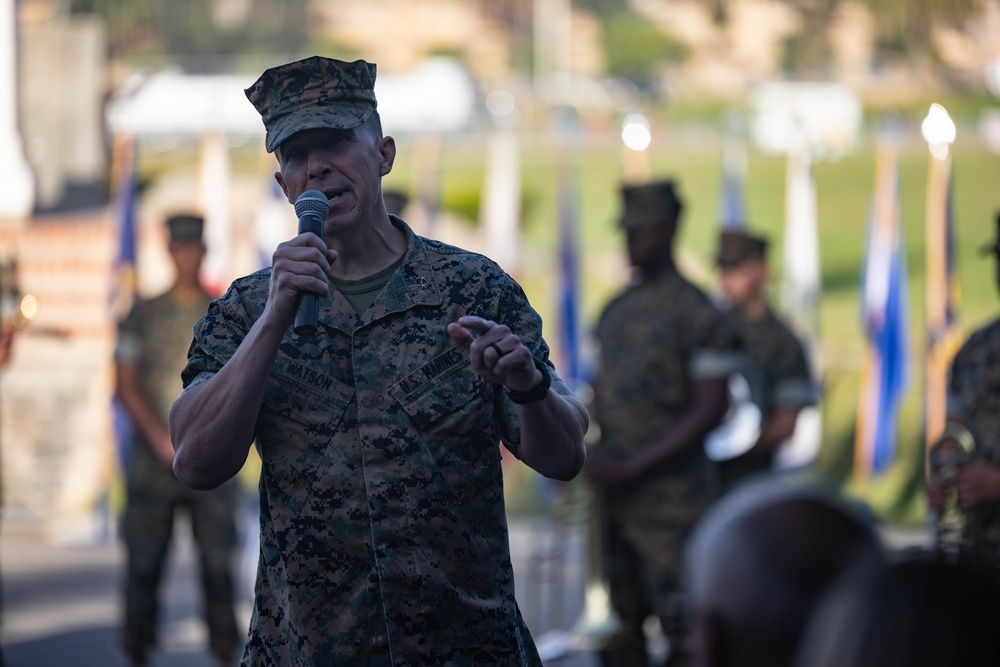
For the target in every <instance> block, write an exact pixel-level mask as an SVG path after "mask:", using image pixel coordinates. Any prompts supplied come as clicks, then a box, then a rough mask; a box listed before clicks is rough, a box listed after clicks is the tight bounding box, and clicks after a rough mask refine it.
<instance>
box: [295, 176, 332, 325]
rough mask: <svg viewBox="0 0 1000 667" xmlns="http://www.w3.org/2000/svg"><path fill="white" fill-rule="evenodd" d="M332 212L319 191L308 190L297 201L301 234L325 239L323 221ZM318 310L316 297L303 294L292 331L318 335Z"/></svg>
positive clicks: (299, 300) (296, 212) (301, 294)
mask: <svg viewBox="0 0 1000 667" xmlns="http://www.w3.org/2000/svg"><path fill="white" fill-rule="evenodd" d="M329 212H330V202H329V201H327V199H326V195H325V194H323V193H322V192H320V191H319V190H306V191H305V192H303V193H302V194H301V195H299V198H298V199H296V200H295V215H297V216H298V218H299V234H303V233H305V232H312V233H313V234H315V235H316V236H318V237H319V238H321V239H322V238H323V220H325V219H326V214H327V213H329ZM318 312H319V311H318V308H317V306H316V295H315V294H312V293H311V292H302V293H300V294H299V297H298V304H297V305H296V308H295V324H294V325H293V327H292V331H294V332H295V333H296V334H298V335H300V336H312V335H313V334H315V333H316V325H317V314H318Z"/></svg>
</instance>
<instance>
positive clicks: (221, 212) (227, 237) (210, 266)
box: [198, 131, 234, 295]
mask: <svg viewBox="0 0 1000 667" xmlns="http://www.w3.org/2000/svg"><path fill="white" fill-rule="evenodd" d="M230 180H231V179H230V165H229V142H228V141H227V139H226V135H225V134H224V133H223V132H222V131H217V132H208V133H207V134H205V135H204V136H203V137H202V140H201V156H200V164H199V173H198V205H199V208H200V209H201V213H202V215H203V216H204V217H205V245H206V246H207V247H208V253H207V254H206V255H205V262H204V264H203V265H202V268H201V279H202V283H203V284H204V285H205V289H206V290H207V291H208V292H209V293H211V294H216V295H218V294H222V293H223V292H224V291H225V290H226V287H228V285H229V281H230V280H232V279H233V278H234V276H233V228H232V220H231V218H230V213H229V211H230V189H231V184H230Z"/></svg>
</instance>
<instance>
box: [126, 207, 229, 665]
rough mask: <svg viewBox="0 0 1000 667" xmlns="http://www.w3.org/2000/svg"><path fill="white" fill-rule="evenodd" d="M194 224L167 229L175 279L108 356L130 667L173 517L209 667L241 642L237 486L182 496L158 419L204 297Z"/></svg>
mask: <svg viewBox="0 0 1000 667" xmlns="http://www.w3.org/2000/svg"><path fill="white" fill-rule="evenodd" d="M202 229H203V220H202V218H200V217H198V216H195V215H175V216H171V217H170V218H169V219H168V220H167V231H168V235H169V245H168V250H169V252H170V257H171V259H172V260H173V264H174V268H175V271H176V274H175V275H176V278H175V281H174V283H173V285H172V286H171V287H170V289H169V290H167V291H166V292H165V293H163V294H161V295H159V296H157V297H155V298H152V299H149V300H147V301H141V302H139V303H138V304H136V306H135V307H134V308H133V309H132V311H131V312H130V313H129V314H128V316H127V317H126V318H125V319H124V320H123V321H122V322H121V324H120V325H119V335H118V343H117V347H116V348H115V367H116V376H117V392H118V398H119V400H120V401H121V404H122V406H123V407H124V408H125V411H126V412H127V413H128V415H129V417H130V418H131V420H132V422H133V425H134V429H133V433H134V435H133V440H132V443H131V445H130V447H129V448H128V449H127V455H126V457H125V464H124V465H125V471H124V472H125V484H126V506H125V516H124V519H123V523H122V531H123V534H124V538H125V546H126V549H127V566H126V577H125V605H124V613H125V616H124V630H123V641H124V647H125V651H126V653H127V654H128V658H129V660H130V661H131V662H130V664H131V665H132V666H133V667H140V666H142V665H146V664H147V659H148V653H149V651H150V649H152V648H153V647H154V646H155V645H156V627H157V616H158V600H159V595H158V590H159V586H160V582H161V581H162V579H163V572H164V565H165V562H166V558H167V553H168V551H169V547H170V541H171V538H172V535H173V529H174V520H175V515H176V514H177V513H178V512H183V513H184V514H186V517H187V518H188V519H189V522H190V525H191V530H192V533H193V535H194V539H195V542H196V543H197V546H198V551H199V555H200V565H201V586H202V594H203V602H204V611H205V620H206V622H207V624H208V632H209V641H210V644H211V651H212V653H213V655H214V656H215V657H216V658H217V659H218V662H219V665H220V667H221V665H231V664H232V663H233V659H234V657H235V656H234V654H235V652H236V650H237V647H238V646H239V643H240V640H241V639H242V637H241V633H240V632H239V630H238V629H237V626H236V617H235V612H234V597H233V596H234V591H233V556H234V549H235V546H236V524H235V512H236V507H237V502H238V487H237V486H236V485H234V484H227V485H225V486H222V487H220V488H218V489H216V490H214V491H192V490H191V489H189V488H187V487H186V486H184V485H183V484H181V483H180V482H179V481H178V480H177V478H176V477H175V476H174V473H173V470H172V466H173V460H174V448H173V445H172V444H171V441H170V434H169V432H168V426H167V420H168V417H169V414H170V407H171V405H172V404H173V402H174V400H175V399H176V398H177V397H178V396H179V395H180V393H181V388H182V387H181V379H180V373H181V371H182V370H183V369H184V365H185V363H186V360H187V350H188V346H189V345H190V344H191V328H192V326H194V323H195V322H197V321H198V319H199V318H201V317H202V316H203V315H204V314H205V312H206V311H207V310H208V304H209V302H210V301H211V300H212V297H211V296H210V295H209V294H208V292H206V291H205V290H204V289H203V287H202V285H201V282H200V281H199V277H198V276H199V272H200V270H201V264H202V260H203V259H204V257H205V252H206V249H205V244H204V243H203V241H202Z"/></svg>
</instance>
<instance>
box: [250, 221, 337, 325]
mask: <svg viewBox="0 0 1000 667" xmlns="http://www.w3.org/2000/svg"><path fill="white" fill-rule="evenodd" d="M336 260H337V251H336V250H333V249H332V248H329V247H327V245H326V243H324V242H323V240H322V239H320V238H318V237H317V236H316V235H315V234H311V233H306V234H299V235H298V236H296V237H295V238H293V239H291V240H289V241H285V242H284V243H281V244H279V245H278V248H277V249H276V250H275V251H274V254H273V255H272V256H271V285H270V288H269V292H268V297H267V306H266V307H265V308H264V314H263V317H264V318H269V319H272V320H274V321H276V322H278V323H279V324H280V325H281V327H282V330H284V329H287V328H288V327H290V326H291V325H292V322H293V321H294V320H295V302H296V298H297V297H298V295H299V294H300V293H302V292H311V293H313V294H315V295H316V296H317V297H320V298H325V297H329V296H330V283H329V280H328V276H329V274H330V265H331V264H332V263H333V262H335V261H336Z"/></svg>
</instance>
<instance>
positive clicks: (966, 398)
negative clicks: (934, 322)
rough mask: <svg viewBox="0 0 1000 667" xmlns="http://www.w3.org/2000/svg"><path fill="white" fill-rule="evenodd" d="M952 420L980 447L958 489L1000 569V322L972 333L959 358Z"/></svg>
mask: <svg viewBox="0 0 1000 667" xmlns="http://www.w3.org/2000/svg"><path fill="white" fill-rule="evenodd" d="M948 418H949V420H950V421H954V422H958V423H960V424H962V425H964V426H965V428H967V429H968V430H969V432H970V433H971V434H972V439H973V441H974V442H975V449H974V452H975V453H974V460H973V462H972V463H971V464H969V465H967V466H966V469H965V470H962V471H959V473H958V476H957V480H956V485H957V487H958V489H959V498H960V500H961V501H963V502H962V505H963V506H965V507H971V508H975V512H976V513H977V514H978V516H977V517H976V519H975V520H976V521H978V522H979V523H980V530H981V539H982V556H984V557H985V559H986V560H988V561H989V562H990V563H991V564H992V565H993V566H994V567H1000V320H997V321H994V322H992V323H990V324H988V325H986V326H985V327H983V328H981V329H979V330H978V331H976V332H975V333H973V334H972V335H971V336H970V337H969V339H968V340H967V341H966V342H965V344H964V345H962V348H961V349H960V350H959V351H958V354H956V355H955V359H954V361H953V362H952V365H951V375H950V378H949V382H948ZM963 484H965V485H967V488H968V490H967V491H964V492H963ZM966 528H967V529H968V528H971V524H969V525H967V526H966Z"/></svg>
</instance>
